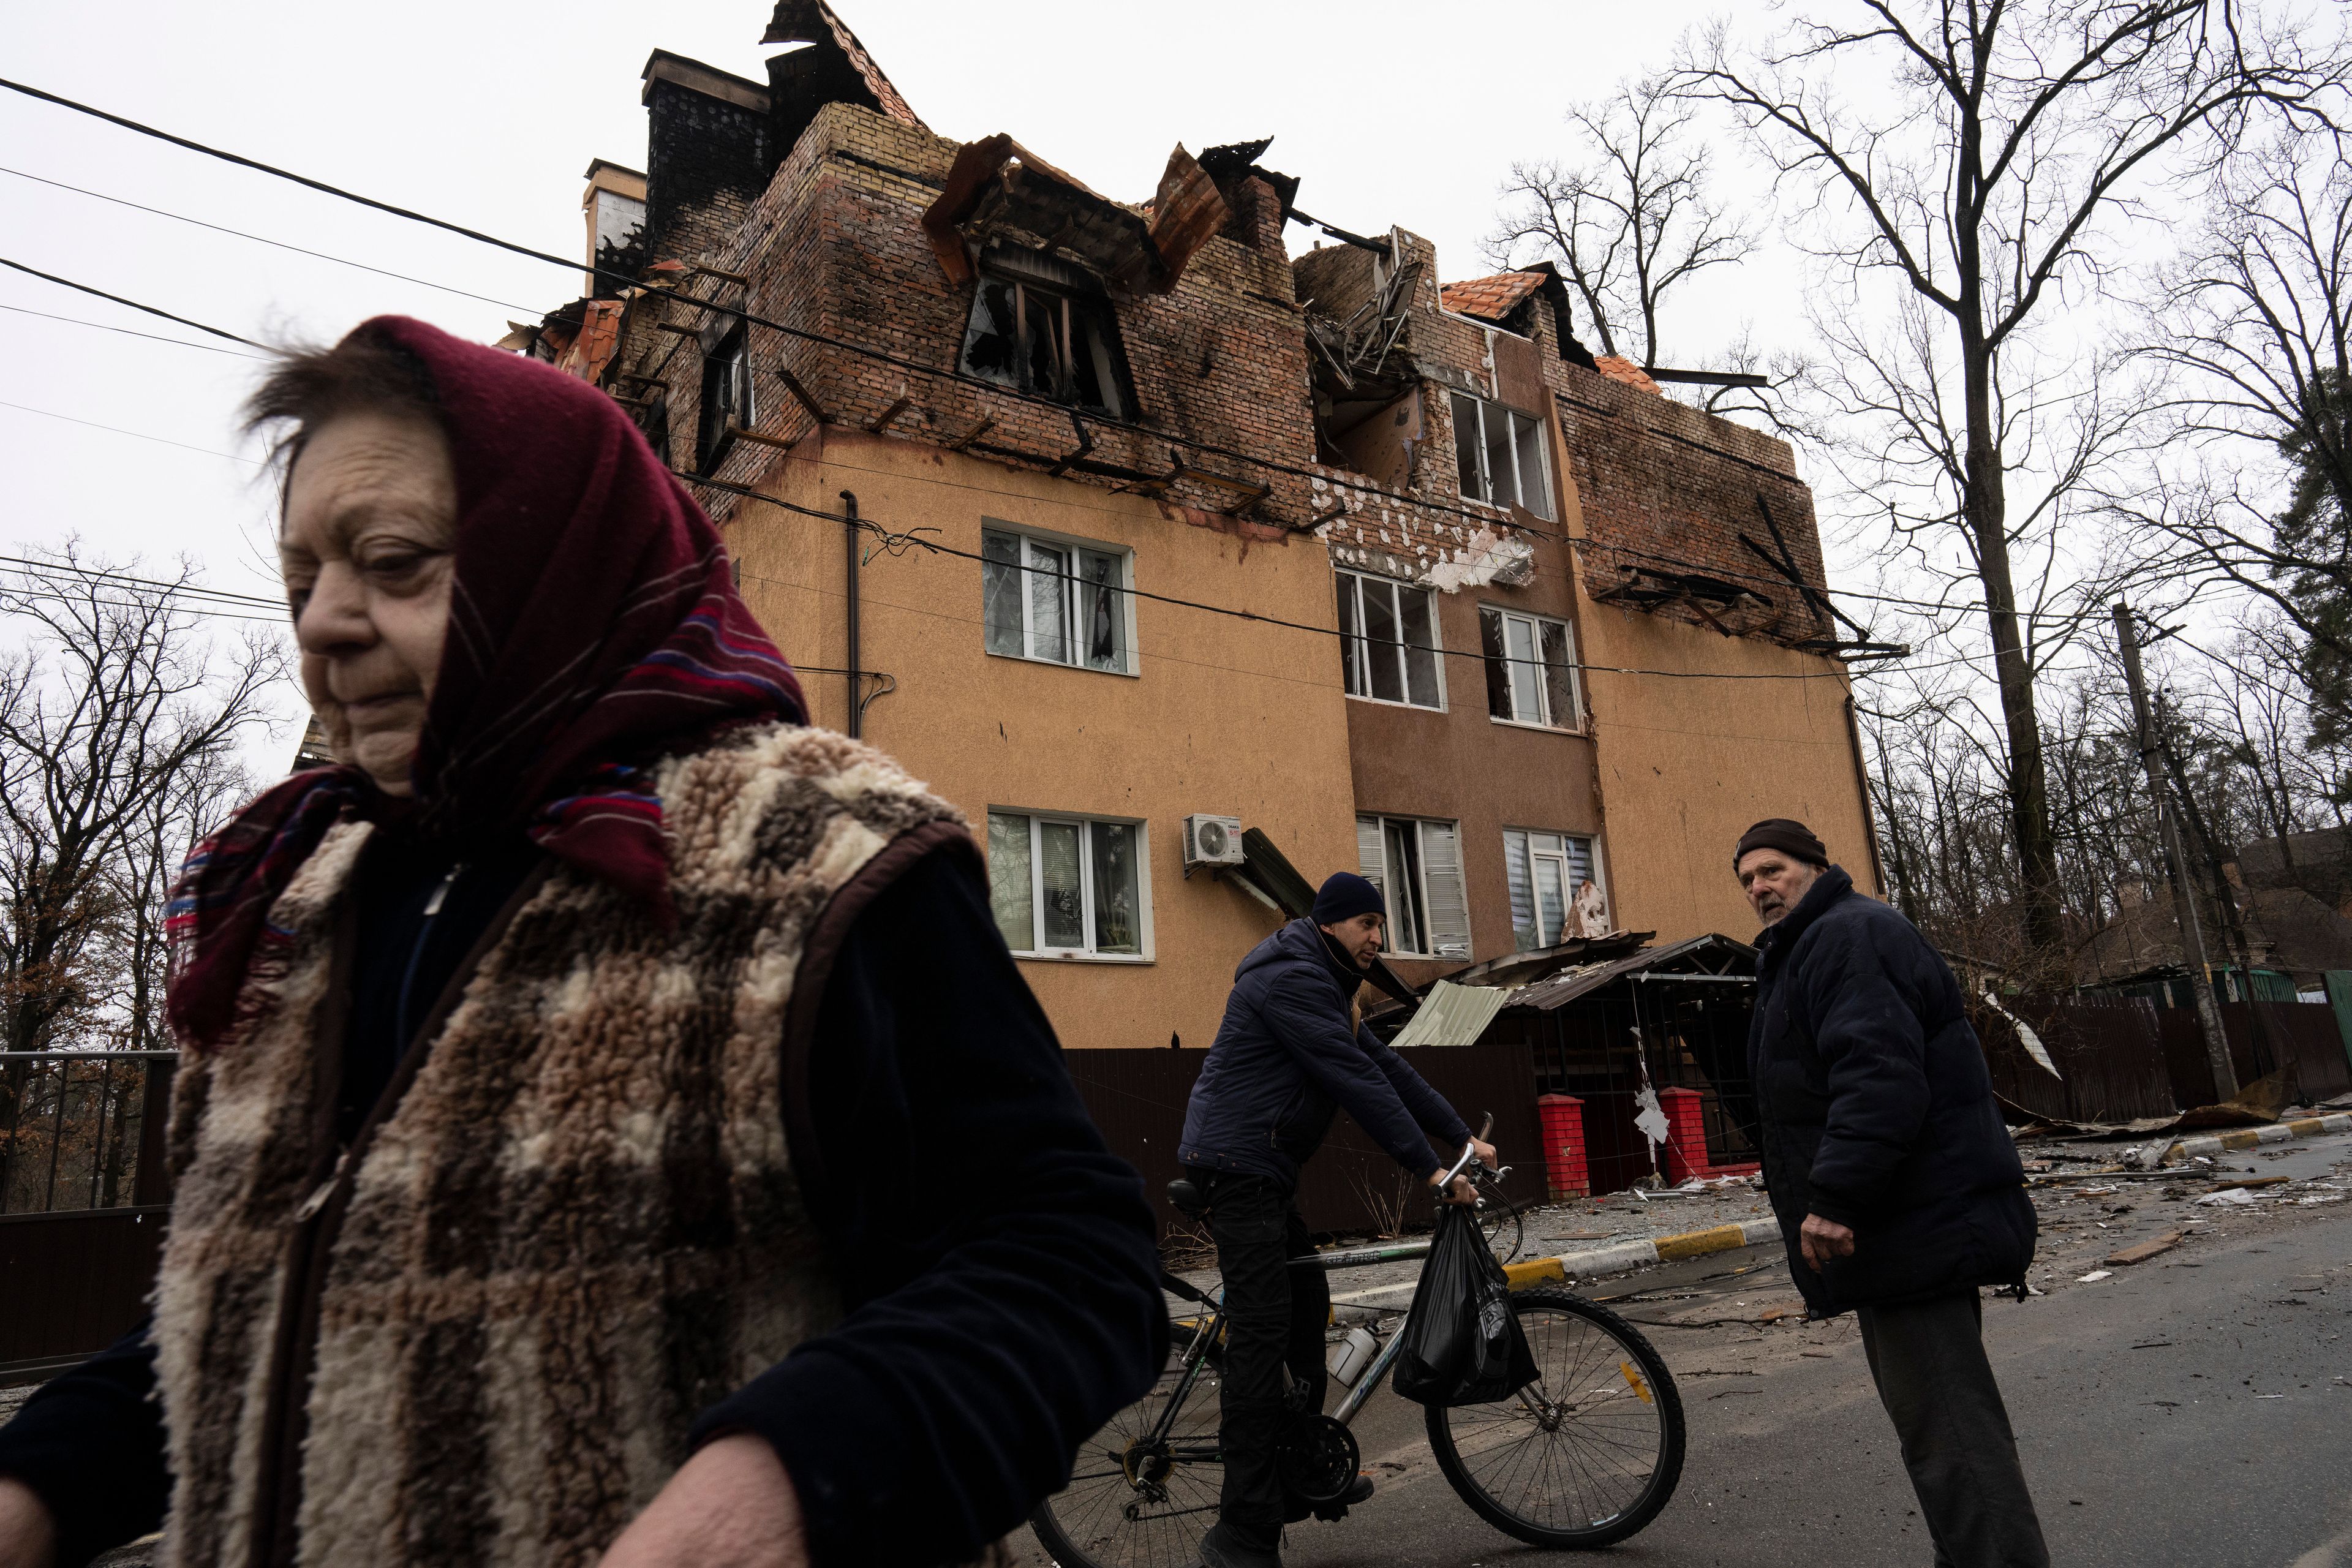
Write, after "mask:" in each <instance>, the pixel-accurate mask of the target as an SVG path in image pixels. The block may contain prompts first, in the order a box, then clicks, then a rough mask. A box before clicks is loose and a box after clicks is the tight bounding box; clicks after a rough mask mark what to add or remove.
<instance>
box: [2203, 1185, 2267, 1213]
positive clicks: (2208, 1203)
mask: <svg viewBox="0 0 2352 1568" xmlns="http://www.w3.org/2000/svg"><path fill="white" fill-rule="evenodd" d="M2253 1201H2254V1194H2252V1193H2250V1192H2248V1191H2246V1189H2245V1188H2243V1187H2217V1188H2215V1189H2214V1190H2213V1191H2211V1192H2210V1193H2207V1194H2205V1195H2204V1196H2203V1197H2201V1198H2199V1199H2197V1200H2196V1202H2198V1203H2199V1204H2200V1205H2204V1206H2205V1207H2208V1208H2229V1207H2233V1206H2242V1205H2249V1204H2252V1202H2253Z"/></svg>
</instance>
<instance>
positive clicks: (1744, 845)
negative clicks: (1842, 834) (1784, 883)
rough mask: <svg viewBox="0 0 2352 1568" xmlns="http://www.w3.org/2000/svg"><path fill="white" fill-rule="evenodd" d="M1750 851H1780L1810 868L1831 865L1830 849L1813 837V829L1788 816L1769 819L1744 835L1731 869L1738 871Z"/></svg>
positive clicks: (1734, 855)
mask: <svg viewBox="0 0 2352 1568" xmlns="http://www.w3.org/2000/svg"><path fill="white" fill-rule="evenodd" d="M1751 849H1778V850H1780V852H1781V853H1782V854H1784V855H1794V856H1795V857H1796V858H1798V859H1800V860H1802V861H1805V862H1806V863H1807V864H1809V865H1814V866H1821V867H1824V868H1826V867H1827V866H1828V865H1829V863H1830V852H1829V849H1828V847H1826V846H1824V845H1823V844H1822V841H1821V840H1820V839H1818V838H1816V837H1813V830H1812V829H1811V828H1810V827H1808V826H1805V825H1804V824H1803V823H1801V822H1797V821H1793V820H1791V819H1790V818H1789V817H1785V816H1768V817H1766V818H1765V819H1764V820H1763V821H1761V822H1759V823H1758V824H1757V825H1756V826H1753V827H1751V828H1749V829H1748V831H1747V832H1745V833H1743V834H1741V835H1740V836H1739V847H1738V848H1737V849H1734V850H1733V851H1732V852H1731V864H1732V866H1733V867H1734V868H1738V865H1739V863H1740V862H1741V861H1742V860H1745V859H1746V858H1748V851H1749V850H1751Z"/></svg>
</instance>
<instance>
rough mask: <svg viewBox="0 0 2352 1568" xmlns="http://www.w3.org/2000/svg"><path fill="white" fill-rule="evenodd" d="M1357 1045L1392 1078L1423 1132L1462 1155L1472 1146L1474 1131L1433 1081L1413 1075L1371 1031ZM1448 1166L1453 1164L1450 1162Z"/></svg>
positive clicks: (1364, 1031)
mask: <svg viewBox="0 0 2352 1568" xmlns="http://www.w3.org/2000/svg"><path fill="white" fill-rule="evenodd" d="M1356 1043H1357V1044H1358V1045H1360V1046H1362V1047H1364V1054H1365V1055H1366V1056H1368V1057H1370V1058H1372V1060H1373V1062H1374V1063H1375V1064H1376V1065H1377V1066H1378V1067H1379V1068H1380V1069H1381V1071H1382V1072H1383V1073H1386V1074H1387V1075H1388V1080H1389V1087H1390V1088H1391V1089H1395V1090H1396V1096H1397V1100H1398V1101H1399V1102H1400V1103H1402V1105H1403V1106H1404V1108H1405V1111H1406V1113H1407V1114H1409V1115H1410V1116H1412V1119H1413V1121H1416V1122H1419V1123H1420V1124H1421V1130H1422V1131H1423V1132H1426V1133H1428V1134H1429V1135H1430V1136H1431V1137H1432V1138H1434V1139H1436V1140H1437V1141H1438V1142H1440V1143H1442V1144H1444V1146H1445V1147H1447V1148H1449V1149H1451V1150H1454V1152H1456V1153H1457V1154H1458V1153H1459V1152H1461V1149H1462V1145H1464V1144H1465V1143H1467V1142H1470V1129H1469V1128H1468V1127H1467V1126H1465V1125H1464V1123H1463V1121H1462V1116H1461V1113H1460V1112H1459V1111H1457V1110H1454V1107H1453V1105H1452V1104H1451V1103H1449V1102H1448V1101H1447V1100H1446V1098H1445V1097H1444V1095H1442V1094H1440V1093H1438V1092H1437V1091H1436V1090H1435V1089H1432V1088H1430V1087H1429V1080H1428V1079H1424V1078H1423V1077H1422V1076H1421V1075H1420V1074H1419V1073H1417V1072H1415V1071H1413V1070H1412V1064H1411V1063H1410V1062H1407V1061H1406V1060H1405V1059H1404V1058H1402V1057H1401V1056H1399V1055H1397V1053H1396V1052H1394V1051H1392V1050H1391V1049H1390V1048H1389V1047H1388V1045H1387V1044H1386V1042H1384V1041H1382V1040H1381V1037H1379V1036H1377V1035H1375V1034H1373V1033H1372V1032H1371V1031H1370V1029H1361V1028H1360V1029H1358V1030H1357V1031H1356ZM1446 1163H1447V1164H1449V1165H1450V1164H1452V1163H1453V1162H1452V1161H1451V1160H1448V1161H1447V1162H1446Z"/></svg>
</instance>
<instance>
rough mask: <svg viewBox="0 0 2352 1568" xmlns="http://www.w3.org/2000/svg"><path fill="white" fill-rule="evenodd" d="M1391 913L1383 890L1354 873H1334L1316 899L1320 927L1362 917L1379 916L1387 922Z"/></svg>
mask: <svg viewBox="0 0 2352 1568" xmlns="http://www.w3.org/2000/svg"><path fill="white" fill-rule="evenodd" d="M1388 912H1389V906H1388V903H1387V901H1386V900H1383V899H1382V898H1381V890H1380V889H1378V888H1375V887H1373V886H1372V885H1371V884H1370V882H1367V881H1365V880H1364V879H1362V878H1361V877H1359V876H1357V875H1356V874H1355V873H1354V872H1353V871H1334V872H1332V873H1331V875H1330V878H1329V879H1328V880H1327V881H1325V882H1324V884H1323V890H1322V891H1320V892H1318V893H1317V894H1316V895H1315V923H1316V924H1317V925H1319V926H1328V925H1338V924H1339V922H1340V921H1344V920H1352V919H1353V918H1355V917H1356V916H1358V915H1378V916H1380V917H1381V919H1382V920H1386V919H1387V918H1388Z"/></svg>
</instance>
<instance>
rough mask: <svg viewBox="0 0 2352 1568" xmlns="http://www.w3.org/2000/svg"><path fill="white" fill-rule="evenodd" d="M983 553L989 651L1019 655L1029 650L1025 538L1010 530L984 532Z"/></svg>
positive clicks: (983, 608) (983, 603)
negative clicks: (1023, 609) (1023, 576)
mask: <svg viewBox="0 0 2352 1568" xmlns="http://www.w3.org/2000/svg"><path fill="white" fill-rule="evenodd" d="M980 553H981V555H982V562H981V567H980V616H981V620H982V623H983V624H984V625H985V626H986V627H987V637H988V651H989V652H991V653H1002V654H1009V655H1011V656H1012V657H1013V658H1020V657H1021V656H1022V655H1024V653H1026V652H1027V651H1028V647H1027V645H1026V644H1025V642H1024V634H1023V631H1022V619H1021V541H1020V540H1019V539H1017V538H1015V537H1013V535H1012V534H1009V533H996V532H988V533H983V534H982V535H981V540H980Z"/></svg>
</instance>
